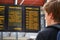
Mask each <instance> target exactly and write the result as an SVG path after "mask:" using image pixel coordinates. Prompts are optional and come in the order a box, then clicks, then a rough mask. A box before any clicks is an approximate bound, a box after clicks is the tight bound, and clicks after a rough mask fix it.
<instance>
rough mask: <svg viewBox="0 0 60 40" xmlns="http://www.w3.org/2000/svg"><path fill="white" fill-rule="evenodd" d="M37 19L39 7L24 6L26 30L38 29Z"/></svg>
mask: <svg viewBox="0 0 60 40" xmlns="http://www.w3.org/2000/svg"><path fill="white" fill-rule="evenodd" d="M39 19H40V18H39V8H32V7H31V8H29V7H26V31H37V30H40V29H39V27H40V26H39V25H40V24H39V23H40V22H39V21H40V20H39Z"/></svg>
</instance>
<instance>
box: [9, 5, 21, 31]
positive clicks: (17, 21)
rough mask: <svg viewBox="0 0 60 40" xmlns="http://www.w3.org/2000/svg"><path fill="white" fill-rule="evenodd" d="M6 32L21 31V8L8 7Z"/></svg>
mask: <svg viewBox="0 0 60 40" xmlns="http://www.w3.org/2000/svg"><path fill="white" fill-rule="evenodd" d="M8 20H9V21H8V30H12V31H21V30H22V7H18V6H9V18H8Z"/></svg>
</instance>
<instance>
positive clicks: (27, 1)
mask: <svg viewBox="0 0 60 40" xmlns="http://www.w3.org/2000/svg"><path fill="white" fill-rule="evenodd" d="M45 2H46V0H18V2H17V5H24V6H43V4H44V3H45ZM0 4H10V5H14V4H15V0H0Z"/></svg>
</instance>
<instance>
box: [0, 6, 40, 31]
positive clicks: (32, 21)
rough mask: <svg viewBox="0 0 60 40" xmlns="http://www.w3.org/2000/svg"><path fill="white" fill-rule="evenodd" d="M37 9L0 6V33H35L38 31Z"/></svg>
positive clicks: (38, 13) (38, 17) (38, 18)
mask: <svg viewBox="0 0 60 40" xmlns="http://www.w3.org/2000/svg"><path fill="white" fill-rule="evenodd" d="M39 10H40V9H39V7H22V6H0V31H10V32H16V31H18V32H20V31H21V32H35V31H38V30H40V11H39Z"/></svg>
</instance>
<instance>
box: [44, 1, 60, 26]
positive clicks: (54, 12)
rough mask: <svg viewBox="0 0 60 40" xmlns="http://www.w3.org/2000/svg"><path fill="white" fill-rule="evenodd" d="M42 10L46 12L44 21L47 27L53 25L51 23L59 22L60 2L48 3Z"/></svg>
mask: <svg viewBox="0 0 60 40" xmlns="http://www.w3.org/2000/svg"><path fill="white" fill-rule="evenodd" d="M43 8H44V11H45V12H46V13H45V14H46V20H47V23H48V24H49V25H50V24H53V22H57V23H58V22H60V2H58V1H53V2H48V3H46V4H45V5H44V7H43Z"/></svg>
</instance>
